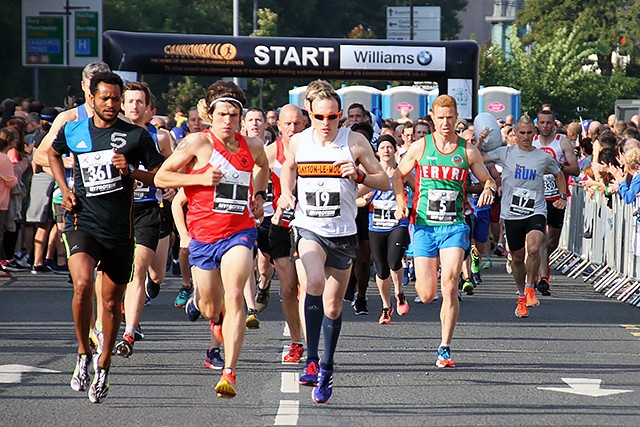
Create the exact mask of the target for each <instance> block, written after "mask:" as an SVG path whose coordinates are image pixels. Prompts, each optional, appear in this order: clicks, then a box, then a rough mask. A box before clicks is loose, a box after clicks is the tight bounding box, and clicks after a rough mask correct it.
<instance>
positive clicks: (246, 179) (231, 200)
mask: <svg viewBox="0 0 640 427" xmlns="http://www.w3.org/2000/svg"><path fill="white" fill-rule="evenodd" d="M250 184H251V172H241V171H234V172H229V173H226V174H225V175H224V177H223V178H222V179H221V180H220V183H219V184H218V185H217V186H216V187H215V191H214V195H213V211H214V212H218V213H231V214H236V215H242V214H243V213H244V210H245V208H246V207H247V206H248V205H249V187H250Z"/></svg>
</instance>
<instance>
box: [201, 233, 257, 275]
mask: <svg viewBox="0 0 640 427" xmlns="http://www.w3.org/2000/svg"><path fill="white" fill-rule="evenodd" d="M257 239H258V229H256V228H255V227H252V228H247V229H246V230H242V231H239V232H237V233H236V234H232V235H231V236H229V237H225V238H224V239H220V240H218V241H217V242H213V243H203V242H199V241H197V240H196V239H191V242H190V243H189V264H191V265H192V266H194V267H198V268H199V269H201V270H207V271H210V270H216V269H218V268H220V263H221V262H222V257H223V256H224V254H225V253H226V252H227V251H228V250H229V249H231V248H233V247H234V246H244V247H246V248H248V249H249V250H251V251H254V250H255V248H256V240H257Z"/></svg>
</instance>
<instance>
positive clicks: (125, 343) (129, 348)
mask: <svg viewBox="0 0 640 427" xmlns="http://www.w3.org/2000/svg"><path fill="white" fill-rule="evenodd" d="M135 342H136V340H135V339H134V338H133V337H132V336H131V335H129V333H127V332H125V333H124V335H123V336H122V339H121V340H120V341H118V342H117V343H116V345H115V347H114V350H115V353H116V354H117V355H118V356H122V357H124V358H127V357H129V356H131V355H132V354H133V344H134V343H135Z"/></svg>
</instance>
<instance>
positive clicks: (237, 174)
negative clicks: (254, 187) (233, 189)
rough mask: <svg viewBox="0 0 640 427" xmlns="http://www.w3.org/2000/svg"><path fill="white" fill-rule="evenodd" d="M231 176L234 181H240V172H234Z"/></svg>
mask: <svg viewBox="0 0 640 427" xmlns="http://www.w3.org/2000/svg"><path fill="white" fill-rule="evenodd" d="M231 176H232V177H233V179H238V177H239V176H240V174H239V173H238V172H234V173H233V174H232V175H231Z"/></svg>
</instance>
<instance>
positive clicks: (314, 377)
mask: <svg viewBox="0 0 640 427" xmlns="http://www.w3.org/2000/svg"><path fill="white" fill-rule="evenodd" d="M318 368H319V366H318V361H317V360H314V359H307V364H306V366H305V367H304V371H303V372H302V375H300V378H299V379H298V382H299V383H300V385H308V386H311V387H315V386H316V385H318Z"/></svg>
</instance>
